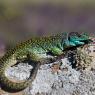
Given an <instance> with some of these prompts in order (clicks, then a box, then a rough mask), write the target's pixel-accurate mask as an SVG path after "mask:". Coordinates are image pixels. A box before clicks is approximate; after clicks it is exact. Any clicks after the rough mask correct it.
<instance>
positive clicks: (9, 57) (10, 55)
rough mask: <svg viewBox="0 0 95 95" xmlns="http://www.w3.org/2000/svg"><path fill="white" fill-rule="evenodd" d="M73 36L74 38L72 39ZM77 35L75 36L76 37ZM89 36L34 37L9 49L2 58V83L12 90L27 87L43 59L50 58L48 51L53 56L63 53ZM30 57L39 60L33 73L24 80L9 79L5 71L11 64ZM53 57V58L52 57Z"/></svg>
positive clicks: (0, 73)
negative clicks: (18, 81)
mask: <svg viewBox="0 0 95 95" xmlns="http://www.w3.org/2000/svg"><path fill="white" fill-rule="evenodd" d="M72 37H73V39H72ZM74 37H75V38H74ZM88 40H89V38H88V37H86V36H85V38H84V37H83V36H79V35H77V33H69V34H59V35H55V36H50V37H42V38H34V39H30V40H28V41H26V42H23V43H21V44H19V45H17V46H16V47H15V48H13V49H11V50H9V51H8V52H7V53H6V54H5V55H4V57H3V58H2V59H1V60H0V83H1V84H2V85H3V86H5V87H6V88H8V89H10V90H12V91H20V90H23V89H25V88H26V87H27V86H28V85H29V84H30V82H32V81H33V80H34V78H35V76H36V73H37V71H38V68H39V67H40V65H41V61H43V60H45V59H49V57H48V56H47V55H48V52H51V53H52V57H55V56H59V55H61V54H63V53H64V52H63V51H64V50H65V49H67V48H70V47H75V46H78V45H84V44H85V41H88ZM28 56H29V58H30V59H31V60H33V61H36V62H38V64H37V65H36V67H35V68H34V70H33V71H32V75H31V77H30V78H29V79H28V80H25V81H24V82H20V83H16V82H13V81H11V80H9V79H8V78H7V77H6V76H5V71H6V69H7V68H9V67H10V66H13V65H15V64H16V63H17V61H18V60H24V59H25V58H27V57H28ZM50 59H51V58H50Z"/></svg>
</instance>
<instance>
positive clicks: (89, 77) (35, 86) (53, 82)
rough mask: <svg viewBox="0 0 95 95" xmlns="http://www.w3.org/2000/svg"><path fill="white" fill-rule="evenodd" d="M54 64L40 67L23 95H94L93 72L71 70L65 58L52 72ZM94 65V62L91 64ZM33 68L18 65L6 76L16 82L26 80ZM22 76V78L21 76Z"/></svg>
mask: <svg viewBox="0 0 95 95" xmlns="http://www.w3.org/2000/svg"><path fill="white" fill-rule="evenodd" d="M53 64H59V65H60V62H55V63H51V64H45V65H42V66H41V67H40V68H39V70H38V73H37V76H36V78H35V80H34V81H33V82H32V83H31V84H30V86H29V87H27V88H26V89H25V90H24V95H95V70H94V69H93V70H83V71H77V70H75V69H72V66H71V64H70V62H68V60H67V58H64V59H62V64H61V65H60V69H59V70H58V71H56V72H53V71H52V65H53ZM93 64H94V62H93ZM32 68H33V67H32V66H31V65H28V64H22V63H21V64H19V65H17V66H16V67H10V68H9V69H8V70H7V73H6V74H7V76H10V77H11V78H15V79H17V80H23V79H27V78H28V77H29V75H30V70H31V69H32ZM22 75H24V76H22Z"/></svg>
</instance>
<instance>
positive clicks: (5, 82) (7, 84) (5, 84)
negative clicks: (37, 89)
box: [0, 63, 40, 92]
mask: <svg viewBox="0 0 95 95" xmlns="http://www.w3.org/2000/svg"><path fill="white" fill-rule="evenodd" d="M39 67H40V63H37V64H36V66H35V67H34V69H33V70H32V73H31V75H30V77H29V79H27V80H25V81H24V82H20V83H19V82H18V83H16V82H13V81H11V80H9V79H8V78H7V77H6V76H5V68H3V67H2V66H0V85H1V87H2V88H3V89H4V90H6V91H9V92H17V91H21V90H23V89H25V88H26V87H27V86H28V85H29V84H31V82H32V81H33V80H34V79H35V77H36V74H37V71H38V69H39Z"/></svg>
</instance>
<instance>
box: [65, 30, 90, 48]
mask: <svg viewBox="0 0 95 95" xmlns="http://www.w3.org/2000/svg"><path fill="white" fill-rule="evenodd" d="M66 37H67V38H66V39H65V40H64V45H65V48H68V47H74V46H75V47H76V46H81V45H85V44H88V43H90V42H92V40H91V39H90V38H89V36H88V35H87V34H85V33H84V34H79V33H77V32H70V33H68V34H67V36H66Z"/></svg>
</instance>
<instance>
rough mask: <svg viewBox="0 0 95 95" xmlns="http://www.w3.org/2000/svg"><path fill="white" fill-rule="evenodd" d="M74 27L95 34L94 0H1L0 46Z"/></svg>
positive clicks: (78, 30)
mask: <svg viewBox="0 0 95 95" xmlns="http://www.w3.org/2000/svg"><path fill="white" fill-rule="evenodd" d="M72 31H74V32H88V33H89V35H94V34H95V0H52V1H51V0H0V48H4V45H3V43H4V44H5V45H14V44H16V43H18V42H20V41H24V40H27V39H29V38H32V37H35V36H44V35H51V34H56V33H59V32H72Z"/></svg>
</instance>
